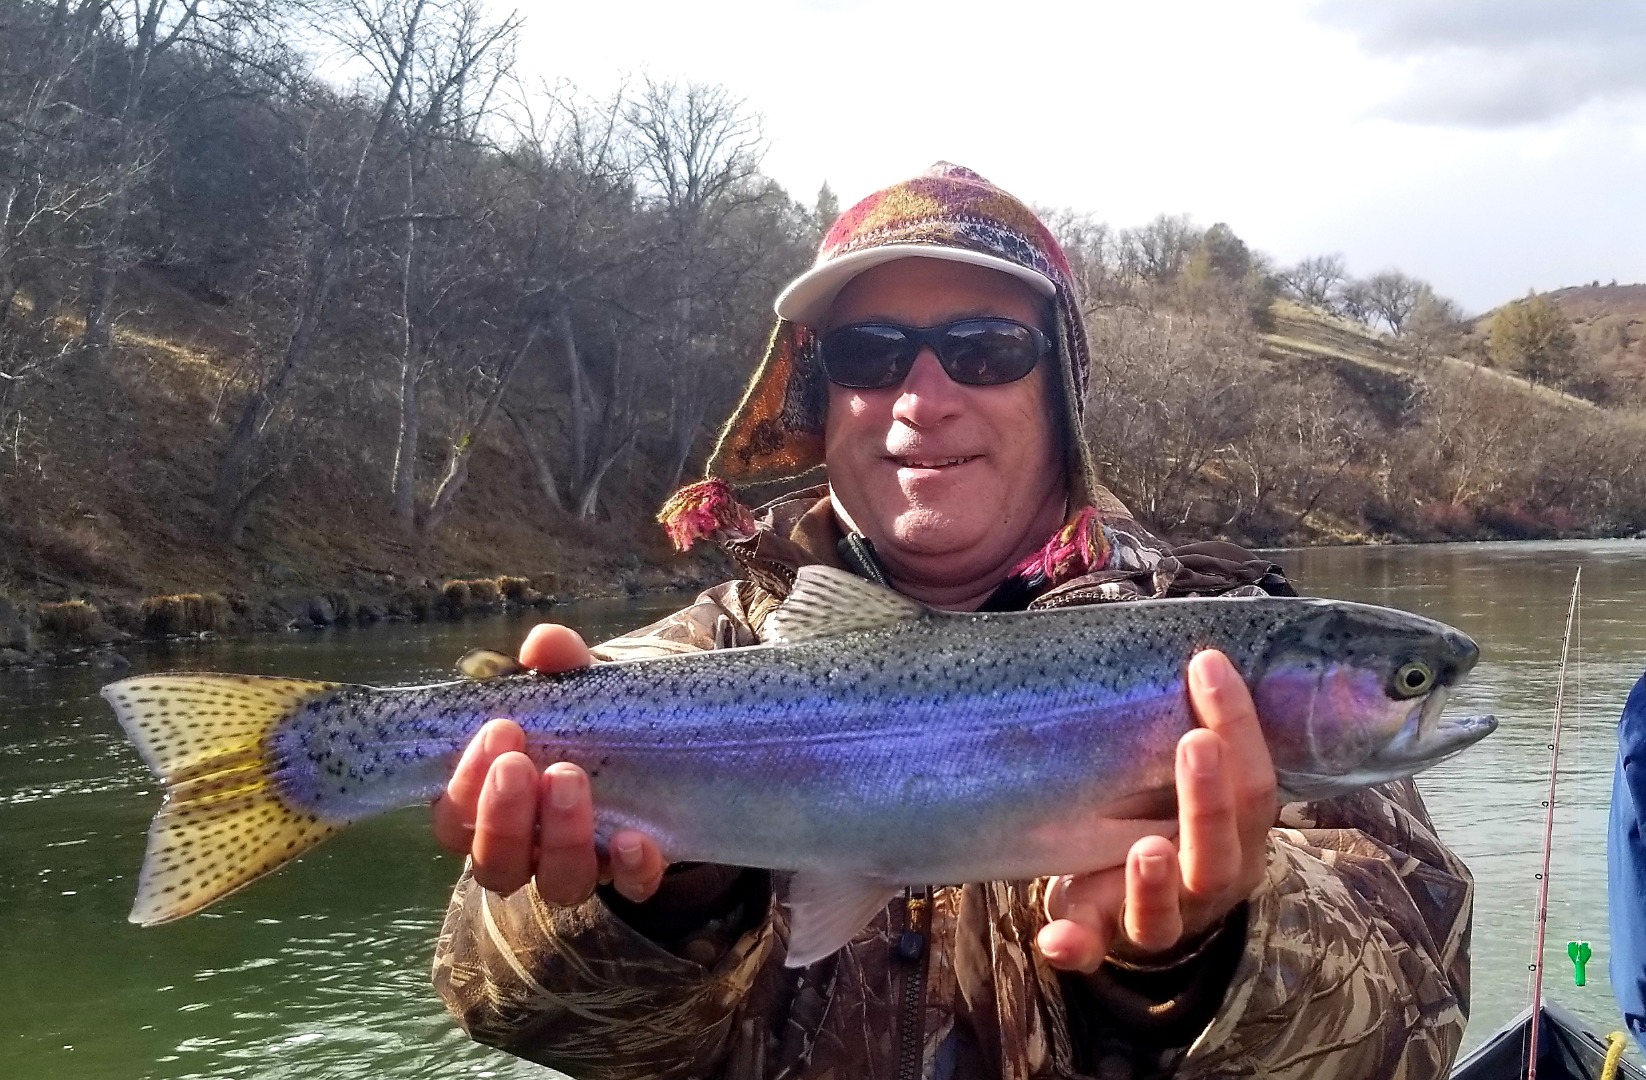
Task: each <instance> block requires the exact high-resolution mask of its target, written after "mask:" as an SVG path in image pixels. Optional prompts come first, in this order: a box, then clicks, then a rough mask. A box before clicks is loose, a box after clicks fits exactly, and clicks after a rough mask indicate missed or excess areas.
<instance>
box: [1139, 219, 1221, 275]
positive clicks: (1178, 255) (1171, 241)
mask: <svg viewBox="0 0 1646 1080" xmlns="http://www.w3.org/2000/svg"><path fill="white" fill-rule="evenodd" d="M1203 235H1204V230H1202V229H1201V228H1200V227H1199V226H1197V225H1196V224H1195V223H1194V220H1193V219H1192V218H1190V217H1189V215H1187V214H1177V215H1171V214H1161V215H1160V216H1159V217H1157V218H1155V219H1154V220H1153V221H1151V222H1149V223H1148V224H1147V225H1141V226H1138V227H1137V228H1135V229H1126V230H1124V231H1123V232H1121V234H1120V261H1121V265H1122V267H1123V268H1124V269H1125V270H1127V271H1128V272H1129V273H1130V274H1131V275H1132V276H1134V277H1136V278H1140V279H1141V280H1143V281H1146V282H1151V283H1157V284H1158V283H1160V282H1165V281H1170V280H1172V279H1173V278H1175V277H1177V275H1178V274H1180V273H1182V272H1183V269H1184V267H1186V266H1187V265H1188V263H1189V257H1190V256H1191V255H1193V254H1194V250H1195V247H1196V246H1197V245H1199V243H1200V240H1201V237H1202V236H1203Z"/></svg>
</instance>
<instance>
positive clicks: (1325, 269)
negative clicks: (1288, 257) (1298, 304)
mask: <svg viewBox="0 0 1646 1080" xmlns="http://www.w3.org/2000/svg"><path fill="white" fill-rule="evenodd" d="M1277 277H1278V278H1279V280H1280V286H1281V288H1283V289H1284V290H1285V291H1286V292H1287V293H1289V294H1290V295H1291V296H1293V297H1295V298H1296V299H1298V300H1301V301H1302V302H1303V303H1305V304H1311V305H1313V306H1314V307H1319V308H1325V307H1330V306H1331V303H1332V298H1333V296H1334V294H1335V293H1336V292H1337V289H1338V287H1339V286H1340V285H1342V284H1343V282H1344V281H1345V280H1346V279H1347V277H1348V271H1347V269H1346V268H1345V267H1344V264H1343V256H1342V255H1338V254H1336V253H1334V254H1331V255H1310V256H1308V257H1307V258H1304V259H1299V260H1298V262H1297V265H1295V266H1289V267H1286V268H1284V269H1282V270H1281V271H1280V272H1279V273H1278V275H1277Z"/></svg>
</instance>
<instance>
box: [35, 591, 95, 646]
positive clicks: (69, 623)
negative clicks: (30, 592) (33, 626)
mask: <svg viewBox="0 0 1646 1080" xmlns="http://www.w3.org/2000/svg"><path fill="white" fill-rule="evenodd" d="M38 619H39V626H40V632H41V633H42V634H49V635H50V636H52V637H55V638H58V639H60V640H62V641H85V640H86V639H87V638H88V637H89V636H90V635H91V633H92V631H94V630H96V629H97V628H98V627H99V626H101V625H102V623H103V613H102V612H100V611H98V610H97V609H96V608H95V607H92V606H91V605H90V604H88V603H86V602H85V601H84V600H65V601H64V602H62V603H60V604H41V605H40V609H39V613H38Z"/></svg>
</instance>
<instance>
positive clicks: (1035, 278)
mask: <svg viewBox="0 0 1646 1080" xmlns="http://www.w3.org/2000/svg"><path fill="white" fill-rule="evenodd" d="M911 256H923V257H926V258H937V259H950V260H954V261H959V262H968V263H973V264H975V265H983V266H989V267H992V268H994V269H998V270H1001V271H1002V272H1005V273H1009V274H1012V275H1013V276H1015V277H1018V278H1020V279H1021V280H1023V281H1025V282H1026V283H1028V284H1029V285H1030V286H1031V287H1032V288H1034V289H1035V290H1036V291H1037V292H1039V293H1041V295H1044V296H1048V297H1050V298H1051V300H1052V310H1053V320H1054V322H1055V324H1056V325H1055V327H1054V333H1053V335H1052V337H1053V340H1054V343H1055V345H1056V358H1057V378H1056V379H1055V380H1053V381H1052V383H1051V386H1052V389H1053V393H1054V399H1055V404H1056V416H1057V421H1058V426H1059V427H1060V428H1061V430H1060V431H1059V433H1058V434H1059V436H1060V438H1061V440H1062V443H1063V447H1064V453H1065V460H1066V463H1067V471H1068V477H1069V487H1070V497H1071V500H1072V501H1073V502H1074V505H1076V506H1079V505H1084V504H1092V505H1095V506H1096V507H1097V508H1098V509H1099V511H1101V512H1112V511H1118V512H1121V513H1124V507H1122V506H1121V505H1120V503H1119V502H1118V501H1117V500H1115V498H1114V496H1113V495H1111V494H1109V492H1108V491H1107V490H1106V489H1104V488H1103V486H1102V485H1101V484H1099V483H1098V482H1097V479H1096V474H1095V471H1094V469H1093V467H1092V462H1091V457H1090V454H1089V452H1088V450H1087V447H1086V440H1085V439H1084V437H1083V436H1082V435H1081V419H1082V415H1083V409H1084V401H1085V396H1086V382H1087V378H1088V376H1089V374H1090V371H1091V356H1090V354H1089V352H1088V350H1087V346H1086V331H1085V327H1084V325H1083V324H1082V322H1081V319H1080V308H1079V302H1078V300H1077V298H1076V297H1075V294H1074V286H1073V283H1072V280H1071V274H1070V272H1069V262H1068V259H1067V258H1066V257H1065V256H1064V254H1063V249H1062V248H1061V247H1059V246H1058V243H1057V240H1056V239H1055V238H1054V237H1053V236H1052V234H1051V232H1050V231H1049V230H1048V229H1047V228H1046V226H1045V225H1044V224H1042V223H1041V221H1040V219H1039V218H1038V217H1036V216H1035V213H1034V211H1032V210H1030V209H1029V208H1028V207H1027V206H1025V205H1024V204H1023V203H1022V202H1020V201H1019V200H1018V199H1016V198H1014V197H1013V196H1011V195H1009V194H1007V193H1006V192H1004V191H1002V190H1001V189H1000V188H998V187H995V186H994V185H993V184H991V183H989V182H988V181H987V180H985V179H983V178H982V177H981V176H979V175H977V174H976V173H974V172H972V171H971V170H970V169H964V168H961V167H959V166H957V165H951V164H949V163H948V162H938V163H937V164H936V165H934V166H932V167H931V168H930V169H928V170H927V171H926V172H925V173H924V174H922V175H920V176H917V177H915V178H914V179H912V180H905V181H903V182H902V183H899V184H894V185H892V186H891V187H889V188H886V189H884V190H882V191H877V192H875V193H874V194H873V195H870V196H869V197H868V198H866V199H864V200H862V201H861V202H859V203H858V204H857V205H856V206H853V207H852V208H851V209H850V210H847V211H846V212H845V213H844V214H842V215H841V216H840V219H839V220H838V221H836V222H835V223H834V227H833V228H831V229H830V230H829V233H828V235H827V236H825V237H824V238H823V245H822V247H821V249H820V250H819V251H818V254H817V261H816V262H815V263H814V264H813V266H812V269H811V270H809V271H807V272H806V273H805V274H802V275H801V276H800V277H799V278H797V279H795V281H794V282H793V283H792V284H791V285H790V286H789V287H788V288H787V289H785V290H784V291H783V294H782V295H781V296H780V297H779V298H778V301H777V304H776V308H777V312H778V315H779V318H778V322H777V327H776V329H775V330H773V332H772V337H771V341H770V343H769V344H768V345H767V347H766V355H765V358H764V359H763V360H762V361H761V363H760V367H759V369H758V370H756V372H755V375H754V379H753V381H752V382H751V383H750V384H749V388H748V390H747V391H746V392H745V393H744V395H743V400H742V402H741V403H740V404H739V405H738V407H737V410H736V411H735V412H734V413H733V414H732V416H731V419H730V420H728V421H727V423H726V426H725V428H724V429H722V431H721V433H720V439H719V441H718V442H717V443H716V445H715V448H714V453H713V454H712V455H711V456H710V458H709V467H708V472H709V473H710V474H711V475H713V476H718V477H722V478H724V479H725V480H727V481H729V482H730V483H731V484H733V485H735V486H744V485H750V484H759V483H764V482H768V481H776V480H781V479H789V478H792V477H795V476H799V475H800V474H802V473H805V472H808V471H809V470H811V469H814V468H816V467H818V466H820V465H822V464H823V412H824V408H825V406H826V405H827V402H828V389H827V382H826V380H825V378H824V375H823V371H822V368H821V365H820V364H819V363H818V361H817V334H816V331H815V329H814V328H813V327H812V326H810V325H807V323H808V322H815V321H817V320H819V319H821V318H822V317H823V316H824V315H825V314H827V312H828V309H829V306H830V304H831V303H832V302H833V300H834V297H835V295H836V294H838V293H839V291H840V289H841V288H842V287H844V286H845V284H846V282H847V281H849V280H851V278H852V277H854V276H856V275H857V274H859V273H862V272H863V271H864V270H867V269H868V268H869V267H870V266H874V265H878V264H880V263H882V262H888V261H891V260H892V259H896V258H906V257H911Z"/></svg>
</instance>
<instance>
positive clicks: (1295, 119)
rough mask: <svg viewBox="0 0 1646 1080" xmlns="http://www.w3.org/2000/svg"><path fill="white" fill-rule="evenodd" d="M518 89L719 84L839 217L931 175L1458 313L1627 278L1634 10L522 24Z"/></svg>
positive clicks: (563, 13)
mask: <svg viewBox="0 0 1646 1080" xmlns="http://www.w3.org/2000/svg"><path fill="white" fill-rule="evenodd" d="M521 10H522V11H523V12H524V13H525V14H526V17H527V25H526V28H525V32H524V39H523V41H522V43H521V49H520V56H521V59H522V60H523V61H524V62H525V65H524V66H525V68H526V70H527V71H528V72H531V73H533V74H537V75H540V76H542V77H545V78H549V79H568V80H570V81H571V82H572V83H574V84H576V85H577V86H578V87H580V88H581V89H583V90H584V91H586V92H588V93H590V94H593V95H597V96H598V95H602V94H608V93H610V92H611V91H612V90H614V89H616V87H617V86H618V85H619V84H620V82H621V81H622V79H623V78H624V77H625V76H631V77H632V76H636V75H641V74H649V75H651V76H653V77H657V78H674V79H683V80H693V81H700V82H711V83H720V84H723V85H725V86H727V87H728V88H730V89H731V90H732V91H733V92H735V93H736V94H738V95H740V96H741V97H743V98H744V99H745V100H746V101H747V102H748V104H749V105H750V107H751V108H752V109H754V110H756V111H758V112H759V113H760V114H761V115H762V116H763V117H764V130H765V134H766V137H767V139H768V141H769V143H770V149H769V151H768V153H767V156H766V159H765V165H764V169H765V172H766V173H767V174H769V175H771V176H773V177H775V178H776V179H777V180H778V181H779V182H781V183H782V184H783V185H784V186H785V187H786V188H788V189H789V191H790V192H791V193H792V194H794V195H795V196H796V197H798V198H801V199H805V200H807V201H810V200H811V198H812V197H813V196H814V195H815V193H816V191H817V189H818V188H819V186H820V185H821V184H822V183H823V182H824V181H825V180H827V181H828V183H829V184H830V185H831V186H832V187H833V188H834V189H835V191H836V193H837V194H838V195H839V197H840V200H841V204H842V206H846V205H849V204H850V203H851V202H852V201H854V200H855V199H857V198H859V197H861V196H862V195H865V194H867V193H868V192H870V191H873V190H874V189H876V188H878V187H881V186H883V185H885V184H887V183H889V182H892V181H895V180H897V179H900V178H902V177H904V176H908V175H911V174H913V173H915V172H918V171H920V170H921V169H923V168H925V167H926V166H927V165H928V164H930V163H931V162H932V161H935V160H937V159H940V158H941V159H946V160H949V161H954V162H958V163H960V164H964V165H967V166H969V167H971V168H973V169H976V170H977V171H979V172H981V173H983V174H984V175H985V176H988V177H989V178H990V179H992V180H994V181H995V182H997V183H999V184H1001V185H1003V186H1004V187H1006V188H1007V189H1009V190H1011V191H1012V192H1014V193H1015V194H1017V195H1019V196H1020V197H1022V198H1024V199H1027V200H1029V201H1031V202H1035V203H1038V204H1044V205H1053V206H1069V207H1073V208H1076V209H1079V210H1084V211H1089V212H1091V213H1093V214H1095V215H1097V216H1098V217H1099V218H1101V219H1103V220H1106V221H1109V222H1110V223H1112V224H1115V225H1117V226H1125V225H1135V224H1140V223H1142V222H1145V221H1147V220H1149V219H1150V218H1152V217H1154V216H1155V215H1157V214H1161V213H1171V214H1176V213H1188V214H1190V215H1192V216H1193V217H1194V218H1195V219H1196V220H1197V221H1199V222H1201V223H1202V224H1205V225H1209V224H1211V223H1212V222H1215V221H1225V222H1228V224H1229V225H1230V226H1231V227H1232V228H1233V229H1234V230H1235V232H1236V233H1238V234H1239V235H1240V236H1241V237H1242V238H1244V239H1245V240H1246V241H1247V242H1248V243H1249V244H1251V245H1252V246H1253V247H1255V248H1258V249H1259V250H1262V251H1265V252H1267V253H1268V254H1270V255H1271V256H1272V257H1274V258H1275V259H1276V260H1278V261H1279V262H1281V263H1286V262H1292V261H1295V260H1296V259H1298V258H1299V257H1301V256H1304V255H1311V254H1324V253H1329V252H1341V253H1342V254H1343V255H1344V257H1345V258H1346V260H1347V262H1348V265H1349V269H1350V271H1351V272H1352V273H1355V274H1357V275H1365V274H1370V273H1373V272H1375V271H1377V270H1380V269H1383V268H1385V267H1391V266H1393V267H1398V268H1400V269H1402V270H1405V271H1406V272H1408V273H1411V274H1415V275H1417V276H1419V277H1422V278H1424V279H1426V280H1428V281H1430V282H1432V283H1433V284H1434V286H1435V287H1436V289H1438V290H1439V291H1440V292H1441V293H1443V294H1445V295H1448V296H1451V297H1453V298H1455V299H1456V300H1458V301H1459V302H1460V303H1461V304H1462V305H1463V306H1464V307H1465V308H1466V309H1468V310H1469V311H1471V312H1480V311H1484V310H1486V309H1488V308H1491V307H1493V306H1495V305H1497V304H1499V303H1502V302H1503V301H1505V300H1508V299H1511V298H1513V297H1515V296H1518V295H1522V294H1524V293H1525V292H1526V290H1527V289H1539V290H1543V289H1552V288H1558V287H1560V286H1563V285H1573V284H1580V283H1587V282H1590V281H1593V280H1596V279H1598V280H1600V281H1601V282H1607V281H1610V280H1612V279H1614V278H1615V279H1616V280H1617V281H1619V282H1620V283H1628V282H1646V0H1492V2H1489V3H1488V2H1475V0H1452V2H1446V0H1284V2H1268V3H1263V4H1231V3H1227V2H1212V0H1207V2H1192V0H1178V2H1158V0H1157V2H1151V3H1137V2H1135V0H1133V2H1124V3H1121V2H1109V0H1097V2H1092V0H1086V2H1078V0H1068V2H1051V0H984V2H978V0H947V2H943V3H939V2H936V0H927V2H923V3H909V2H906V0H693V2H689V3H682V2H681V0H615V2H610V3H603V4H602V3H594V4H567V5H560V4H555V5H552V7H551V6H550V5H548V4H543V5H541V6H539V5H537V4H530V3H526V4H522V5H521Z"/></svg>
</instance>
